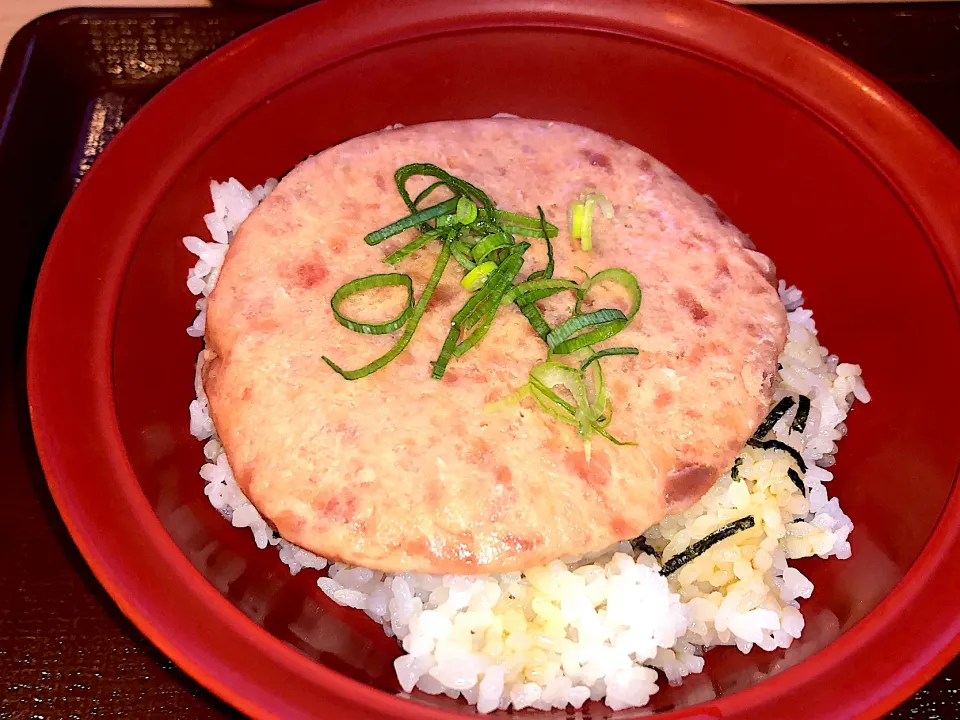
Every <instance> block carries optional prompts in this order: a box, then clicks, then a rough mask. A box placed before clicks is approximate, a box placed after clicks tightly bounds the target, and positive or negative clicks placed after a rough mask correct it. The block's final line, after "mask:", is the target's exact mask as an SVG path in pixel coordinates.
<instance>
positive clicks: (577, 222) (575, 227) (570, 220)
mask: <svg viewBox="0 0 960 720" xmlns="http://www.w3.org/2000/svg"><path fill="white" fill-rule="evenodd" d="M567 224H568V226H569V227H570V237H572V238H573V239H574V240H579V239H580V226H581V225H582V224H583V202H582V201H580V200H574V201H573V202H572V203H570V210H569V212H568V215H567Z"/></svg>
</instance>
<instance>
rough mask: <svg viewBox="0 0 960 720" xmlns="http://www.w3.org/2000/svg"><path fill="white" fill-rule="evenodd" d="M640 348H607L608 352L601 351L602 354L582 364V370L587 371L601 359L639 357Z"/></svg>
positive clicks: (592, 356)
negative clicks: (616, 356)
mask: <svg viewBox="0 0 960 720" xmlns="http://www.w3.org/2000/svg"><path fill="white" fill-rule="evenodd" d="M639 354H640V350H639V348H635V347H612V348H607V349H606V350H601V351H600V352H595V353H594V354H593V355H591V356H590V357H588V358H587V359H586V360H584V361H583V362H582V363H580V369H581V370H586V369H587V366H588V365H589V364H590V363H593V362H596V361H597V360H599V359H600V358H605V357H610V356H611V355H639Z"/></svg>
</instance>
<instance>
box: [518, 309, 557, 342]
mask: <svg viewBox="0 0 960 720" xmlns="http://www.w3.org/2000/svg"><path fill="white" fill-rule="evenodd" d="M517 307H518V308H519V309H520V312H521V313H523V316H524V317H525V318H526V319H527V320H528V321H529V323H530V326H531V327H532V328H533V331H534V332H535V333H537V335H539V336H540V339H541V340H543V341H544V342H546V341H547V335H549V334H550V331H551V330H552V329H553V328H551V327H550V324H549V323H548V322H547V321H546V320H545V319H544V317H543V313H541V312H540V309H539V308H538V307H537V306H536V304H535V303H530V304H528V305H520V304H519V303H518V304H517Z"/></svg>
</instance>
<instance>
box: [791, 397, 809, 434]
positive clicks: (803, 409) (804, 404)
mask: <svg viewBox="0 0 960 720" xmlns="http://www.w3.org/2000/svg"><path fill="white" fill-rule="evenodd" d="M809 415H810V398H808V397H807V396H806V395H801V396H800V400H799V402H798V403H797V414H796V415H794V416H793V422H792V423H791V424H790V432H799V433H802V432H803V429H804V428H805V427H806V426H807V418H808V417H809Z"/></svg>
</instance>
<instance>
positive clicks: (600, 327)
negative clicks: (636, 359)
mask: <svg viewBox="0 0 960 720" xmlns="http://www.w3.org/2000/svg"><path fill="white" fill-rule="evenodd" d="M628 322H630V319H629V318H628V317H627V316H626V315H624V314H623V312H622V311H620V310H617V309H616V308H603V309H601V310H595V311H593V312H589V313H586V314H584V315H575V316H573V317H572V318H570V319H569V320H567V321H565V322H563V323H561V324H560V325H558V326H557V327H555V328H554V329H553V330H552V331H551V332H550V334H549V335H547V345H548V346H549V347H550V352H552V353H553V354H555V355H567V354H569V353H572V352H574V351H575V350H579V349H580V348H583V347H586V346H587V345H593V344H595V343H598V342H602V341H604V340H606V339H608V338H611V337H613V336H614V335H616V334H617V333H618V332H620V331H621V330H623V328H625V327H626V326H627V323H628ZM585 328H593V329H592V330H587V331H586V332H583V333H580V334H579V335H575V333H577V332H579V331H580V330H584V329H585Z"/></svg>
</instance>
